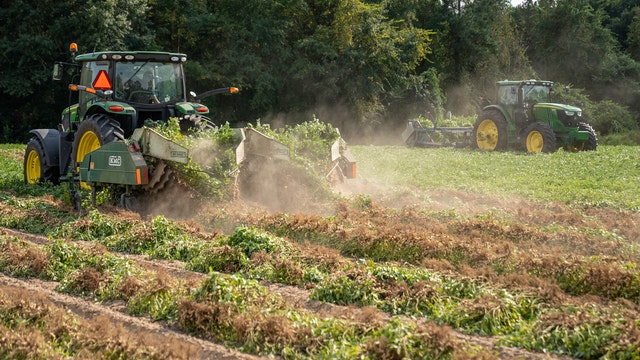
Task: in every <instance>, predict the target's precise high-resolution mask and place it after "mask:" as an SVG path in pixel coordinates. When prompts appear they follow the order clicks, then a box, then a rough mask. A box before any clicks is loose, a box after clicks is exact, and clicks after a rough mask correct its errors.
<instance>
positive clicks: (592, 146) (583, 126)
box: [578, 122, 598, 151]
mask: <svg viewBox="0 0 640 360" xmlns="http://www.w3.org/2000/svg"><path fill="white" fill-rule="evenodd" d="M578 130H580V131H587V132H589V139H588V140H587V141H585V143H584V145H583V146H582V150H583V151H593V150H596V148H597V147H598V136H597V135H596V131H595V130H593V128H592V127H591V125H589V124H587V123H583V122H581V123H578Z"/></svg>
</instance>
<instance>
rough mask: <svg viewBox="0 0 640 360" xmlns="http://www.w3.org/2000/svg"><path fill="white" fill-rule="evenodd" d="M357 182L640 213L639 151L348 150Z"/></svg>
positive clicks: (615, 148)
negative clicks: (639, 195)
mask: <svg viewBox="0 0 640 360" xmlns="http://www.w3.org/2000/svg"><path fill="white" fill-rule="evenodd" d="M351 150H352V152H353V153H354V155H355V157H356V159H357V161H358V175H359V176H360V178H362V179H366V180H369V181H378V182H382V183H383V184H386V185H389V186H406V185H410V186H415V187H418V188H420V189H423V190H426V191H435V190H441V189H454V190H466V191H472V192H478V193H483V194H491V195H496V196H501V197H510V196H521V197H524V198H527V199H532V200H539V201H560V202H563V203H567V204H570V205H577V206H595V207H605V206H607V207H613V208H620V209H628V210H633V211H640V197H638V194H639V193H640V165H639V164H638V160H637V159H638V158H640V147H632V146H600V147H598V150H597V151H588V152H579V153H570V152H565V151H558V152H556V153H552V154H526V153H522V152H484V151H477V150H468V149H453V148H440V149H422V148H405V147H400V146H353V147H351Z"/></svg>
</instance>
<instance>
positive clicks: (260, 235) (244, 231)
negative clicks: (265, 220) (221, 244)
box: [227, 226, 291, 258]
mask: <svg viewBox="0 0 640 360" xmlns="http://www.w3.org/2000/svg"><path fill="white" fill-rule="evenodd" d="M227 243H228V245H229V246H231V247H234V248H239V249H242V250H243V251H244V253H245V255H246V256H247V257H248V258H250V257H251V255H253V254H254V253H256V252H259V251H264V252H266V253H273V252H276V253H278V254H282V255H285V254H288V253H289V252H290V250H291V249H290V248H289V245H288V243H287V242H286V241H284V240H283V239H281V238H278V237H275V236H273V235H271V234H268V233H266V232H264V231H259V230H257V229H255V228H249V227H246V226H240V227H238V228H237V229H236V231H235V232H234V233H233V234H232V235H231V236H229V238H228V240H227Z"/></svg>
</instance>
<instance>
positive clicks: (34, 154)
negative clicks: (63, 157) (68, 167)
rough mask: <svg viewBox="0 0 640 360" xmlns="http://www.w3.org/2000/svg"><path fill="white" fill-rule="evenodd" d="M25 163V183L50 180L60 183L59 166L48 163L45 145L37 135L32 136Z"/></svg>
mask: <svg viewBox="0 0 640 360" xmlns="http://www.w3.org/2000/svg"><path fill="white" fill-rule="evenodd" d="M23 165H24V166H23V174H24V182H25V184H39V183H45V182H50V183H52V184H55V185H57V184H59V183H60V171H59V168H58V166H52V165H47V159H46V153H45V152H44V147H43V146H42V143H40V140H38V138H36V137H33V138H31V140H29V142H28V143H27V148H26V150H25V152H24V163H23Z"/></svg>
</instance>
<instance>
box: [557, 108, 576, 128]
mask: <svg viewBox="0 0 640 360" xmlns="http://www.w3.org/2000/svg"><path fill="white" fill-rule="evenodd" d="M556 113H557V114H558V120H560V121H561V122H562V123H563V124H564V126H566V127H576V126H578V124H579V123H580V122H582V116H580V115H578V114H574V115H573V116H569V115H567V113H565V112H564V110H560V109H559V110H556Z"/></svg>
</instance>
